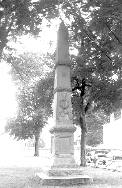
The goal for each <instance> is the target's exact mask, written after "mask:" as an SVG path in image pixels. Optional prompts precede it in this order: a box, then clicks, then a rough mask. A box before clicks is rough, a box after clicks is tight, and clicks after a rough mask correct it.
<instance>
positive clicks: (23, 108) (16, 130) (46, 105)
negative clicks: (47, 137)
mask: <svg viewBox="0 0 122 188" xmlns="http://www.w3.org/2000/svg"><path fill="white" fill-rule="evenodd" d="M52 96H53V79H51V77H46V78H45V79H42V80H40V81H39V82H38V83H37V84H36V85H34V86H33V85H32V86H28V87H27V85H26V87H25V86H24V87H22V88H21V90H19V93H18V95H17V99H18V104H19V105H18V113H17V117H16V118H15V119H9V121H8V123H7V126H6V131H7V132H9V134H10V135H13V136H14V137H15V138H16V139H17V140H20V139H24V140H25V139H28V138H34V139H35V153H34V156H39V138H40V132H41V130H42V128H43V127H44V126H45V125H46V123H47V120H48V117H49V116H50V115H51V114H52V110H51V109H52V108H51V104H52Z"/></svg>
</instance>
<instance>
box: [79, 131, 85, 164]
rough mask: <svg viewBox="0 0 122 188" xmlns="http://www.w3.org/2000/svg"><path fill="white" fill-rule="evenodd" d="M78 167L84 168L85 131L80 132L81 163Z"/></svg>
mask: <svg viewBox="0 0 122 188" xmlns="http://www.w3.org/2000/svg"><path fill="white" fill-rule="evenodd" d="M80 166H84V167H85V166H86V130H85V129H82V130H81V161H80Z"/></svg>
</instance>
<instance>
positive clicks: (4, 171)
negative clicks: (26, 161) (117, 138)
mask: <svg viewBox="0 0 122 188" xmlns="http://www.w3.org/2000/svg"><path fill="white" fill-rule="evenodd" d="M39 171H41V168H37V167H36V168H35V167H33V168H29V167H11V168H10V167H9V168H7V167H2V168H1V169H0V188H39V187H40V186H39V185H38V183H37V182H35V181H34V180H33V177H34V174H35V173H36V172H39ZM83 171H84V173H85V174H87V175H89V176H91V177H92V178H93V179H94V181H93V183H92V184H91V185H82V186H75V188H76V187H78V188H79V187H82V188H121V187H122V173H121V172H113V171H110V170H105V169H99V168H91V167H86V168H84V169H83ZM45 188H46V187H45ZM51 188H52V187H51ZM55 188H56V187H55ZM60 188H62V187H60Z"/></svg>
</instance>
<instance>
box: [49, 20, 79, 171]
mask: <svg viewBox="0 0 122 188" xmlns="http://www.w3.org/2000/svg"><path fill="white" fill-rule="evenodd" d="M70 66H71V65H70V58H69V44H68V31H67V28H66V27H65V25H64V23H63V22H62V23H61V24H60V27H59V31H58V37H57V50H56V60H55V81H54V103H53V119H54V126H53V128H52V129H51V133H52V134H53V146H52V148H53V155H54V163H53V167H61V168H63V167H74V166H76V165H75V160H74V136H73V134H74V131H75V127H74V125H73V119H72V103H71V81H70Z"/></svg>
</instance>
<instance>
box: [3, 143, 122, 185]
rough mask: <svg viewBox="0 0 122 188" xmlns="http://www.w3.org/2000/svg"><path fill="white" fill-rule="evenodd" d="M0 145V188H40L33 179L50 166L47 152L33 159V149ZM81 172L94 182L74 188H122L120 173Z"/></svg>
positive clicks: (42, 152)
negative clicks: (36, 174) (45, 167)
mask: <svg viewBox="0 0 122 188" xmlns="http://www.w3.org/2000/svg"><path fill="white" fill-rule="evenodd" d="M0 143H1V147H0V149H1V151H0V188H40V186H39V185H38V183H37V182H36V181H34V178H33V177H35V173H37V172H40V171H41V169H42V168H43V167H44V166H48V165H49V164H50V160H49V158H50V154H49V150H43V151H42V150H41V151H40V157H33V152H34V150H33V148H31V149H28V150H27V148H22V147H20V146H18V145H17V146H14V147H13V145H12V147H11V146H10V143H9V144H6V147H5V145H4V147H3V148H2V146H3V142H2V141H1V142H0ZM83 172H84V174H87V175H89V176H91V177H92V178H93V180H94V181H93V183H92V184H91V185H82V186H74V187H75V188H79V187H82V188H122V172H117V171H112V170H107V169H101V168H94V167H86V168H83ZM70 187H71V186H70ZM45 188H47V187H45ZM48 188H49V187H48ZM50 188H54V187H50ZM55 188H56V187H55ZM60 188H62V187H60Z"/></svg>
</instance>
